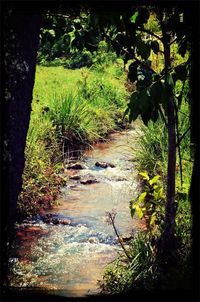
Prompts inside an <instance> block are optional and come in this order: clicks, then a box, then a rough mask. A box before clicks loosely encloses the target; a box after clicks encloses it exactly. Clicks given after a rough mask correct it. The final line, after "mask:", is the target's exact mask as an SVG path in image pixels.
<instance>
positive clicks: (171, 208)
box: [159, 16, 176, 265]
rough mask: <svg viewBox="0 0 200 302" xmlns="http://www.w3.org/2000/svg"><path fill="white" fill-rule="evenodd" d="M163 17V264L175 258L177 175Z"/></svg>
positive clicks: (168, 51) (168, 53)
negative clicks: (165, 134)
mask: <svg viewBox="0 0 200 302" xmlns="http://www.w3.org/2000/svg"><path fill="white" fill-rule="evenodd" d="M160 18H161V19H160V20H161V29H162V35H163V47H164V62H165V85H166V87H168V92H169V93H168V103H167V119H168V129H167V130H168V167H167V200H166V206H165V221H164V230H163V234H162V236H161V241H160V243H161V244H160V251H159V253H161V256H162V261H163V264H167V265H169V264H172V263H173V261H172V260H173V259H175V257H174V256H175V253H176V242H175V217H176V207H175V176H176V115H175V107H174V99H173V93H172V91H171V90H172V87H171V88H170V87H169V86H170V85H169V80H168V79H169V78H168V77H169V70H170V68H171V58H170V44H169V42H170V35H169V34H168V33H167V32H166V29H165V25H164V22H163V21H162V16H161V17H160Z"/></svg>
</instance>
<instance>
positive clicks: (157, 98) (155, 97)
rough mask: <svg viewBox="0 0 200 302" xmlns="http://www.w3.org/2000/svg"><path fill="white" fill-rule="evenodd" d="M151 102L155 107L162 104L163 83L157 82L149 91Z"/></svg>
mask: <svg viewBox="0 0 200 302" xmlns="http://www.w3.org/2000/svg"><path fill="white" fill-rule="evenodd" d="M149 94H150V97H151V102H152V103H153V104H154V105H157V104H160V103H162V94H163V85H162V82H161V81H158V82H155V83H154V84H153V85H151V87H150V89H149Z"/></svg>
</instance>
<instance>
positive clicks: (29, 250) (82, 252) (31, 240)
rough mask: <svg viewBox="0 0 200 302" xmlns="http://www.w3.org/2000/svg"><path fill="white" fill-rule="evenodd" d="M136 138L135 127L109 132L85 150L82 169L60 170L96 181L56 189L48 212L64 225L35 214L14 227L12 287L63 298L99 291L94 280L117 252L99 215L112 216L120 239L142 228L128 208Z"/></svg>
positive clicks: (109, 229) (132, 192)
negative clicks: (67, 221) (56, 201)
mask: <svg viewBox="0 0 200 302" xmlns="http://www.w3.org/2000/svg"><path fill="white" fill-rule="evenodd" d="M138 135H139V130H137V128H136V129H134V130H129V131H124V132H122V133H115V134H112V135H111V140H110V141H109V142H107V143H98V144H96V145H95V146H94V148H93V149H92V150H90V151H87V152H85V154H84V158H83V161H84V164H85V165H86V167H87V168H86V169H83V170H79V171H74V170H68V171H66V173H67V174H68V175H69V176H70V175H72V174H78V175H80V176H81V178H83V177H85V176H87V177H88V175H89V176H90V177H93V178H94V177H95V178H96V180H97V181H98V183H94V184H90V185H83V184H81V183H80V182H79V181H77V180H76V181H75V180H71V181H70V182H69V183H68V186H66V187H64V188H63V189H62V198H61V199H60V205H59V206H57V207H54V208H53V209H52V210H51V211H49V213H51V214H52V215H53V217H55V218H68V219H70V221H71V224H70V225H61V224H58V225H54V224H47V223H44V222H43V221H42V219H41V217H40V216H39V215H38V216H36V217H34V219H32V220H26V221H24V222H23V223H21V224H19V225H17V229H18V231H17V236H16V242H15V244H14V247H13V251H12V257H11V258H10V268H11V272H12V274H11V275H12V277H11V281H10V284H11V285H12V286H16V287H24V288H27V287H31V288H38V287H39V288H43V289H45V290H54V291H55V293H56V294H60V295H64V296H85V295H87V294H90V293H92V294H94V293H98V292H99V288H98V285H97V280H102V276H103V271H104V269H105V266H106V265H107V264H108V263H110V262H111V261H113V260H114V258H115V257H116V255H117V253H118V252H119V251H121V249H120V246H119V244H118V241H117V238H116V235H115V233H114V231H113V228H112V226H111V225H108V223H107V222H106V214H105V212H106V211H109V212H111V211H112V210H115V211H116V212H117V215H116V219H115V223H116V227H117V229H118V231H119V233H120V234H122V235H127V234H132V233H134V232H136V231H137V230H138V229H139V228H141V227H142V225H141V223H140V222H139V221H138V220H136V219H132V218H131V216H130V210H129V200H130V199H131V198H132V197H133V196H134V195H135V194H136V186H137V183H136V181H135V176H136V171H135V168H134V152H136V138H137V136H138ZM96 161H106V162H110V163H112V164H114V165H115V168H110V167H109V168H106V169H103V168H100V167H96V166H95V162H96Z"/></svg>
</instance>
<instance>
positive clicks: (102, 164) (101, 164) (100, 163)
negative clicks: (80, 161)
mask: <svg viewBox="0 0 200 302" xmlns="http://www.w3.org/2000/svg"><path fill="white" fill-rule="evenodd" d="M95 166H96V167H101V168H108V167H110V168H115V165H113V164H111V163H107V162H103V161H102V162H100V161H97V162H96V163H95Z"/></svg>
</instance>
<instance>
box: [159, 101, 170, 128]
mask: <svg viewBox="0 0 200 302" xmlns="http://www.w3.org/2000/svg"><path fill="white" fill-rule="evenodd" d="M158 106H159V107H158V111H159V113H160V115H161V117H162V119H163V121H164V123H165V126H166V128H168V124H167V120H166V118H165V115H164V113H163V111H162V108H161V106H160V104H159V105H158Z"/></svg>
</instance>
